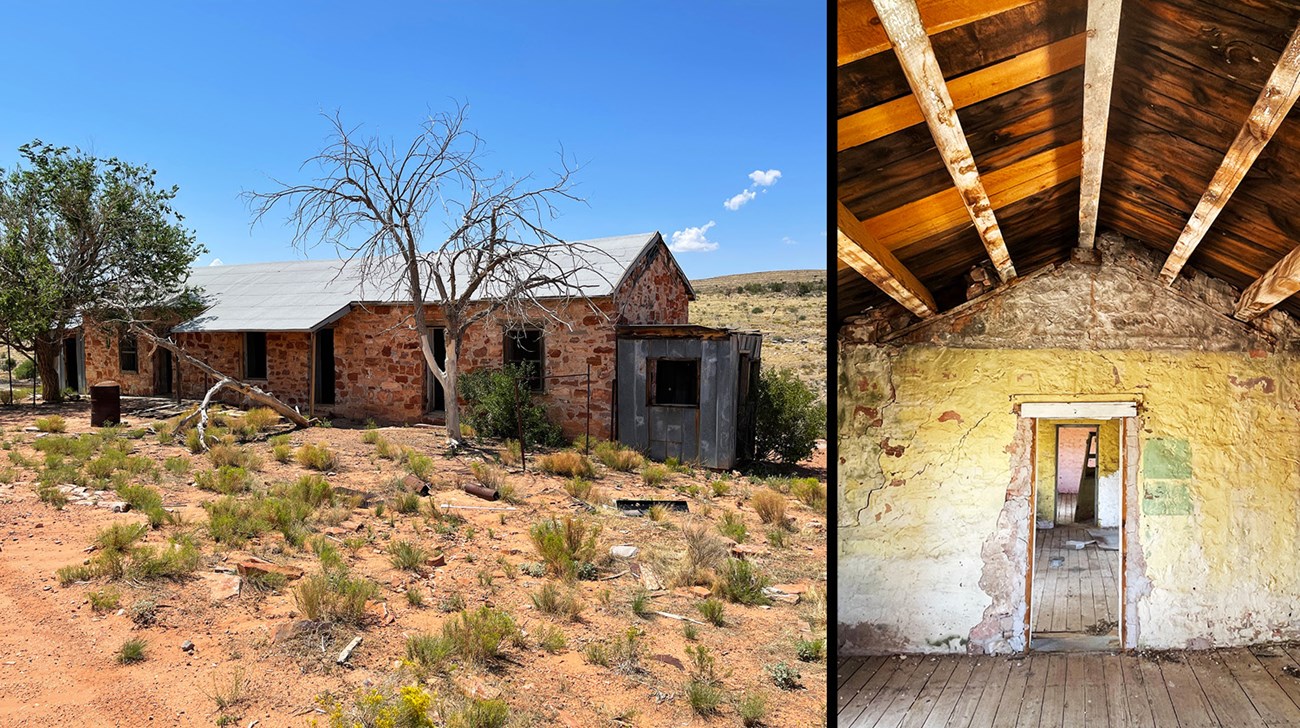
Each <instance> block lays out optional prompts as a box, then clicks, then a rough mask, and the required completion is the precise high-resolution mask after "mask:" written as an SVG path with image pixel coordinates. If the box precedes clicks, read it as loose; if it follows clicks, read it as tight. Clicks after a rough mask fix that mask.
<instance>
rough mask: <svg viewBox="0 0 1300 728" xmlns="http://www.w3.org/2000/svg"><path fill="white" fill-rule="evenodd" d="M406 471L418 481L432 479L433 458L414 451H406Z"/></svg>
mask: <svg viewBox="0 0 1300 728" xmlns="http://www.w3.org/2000/svg"><path fill="white" fill-rule="evenodd" d="M406 469H407V470H409V471H411V474H412V475H414V476H415V477H417V478H419V479H420V480H426V481H427V480H429V479H430V478H431V477H433V458H431V457H429V456H428V455H421V454H420V453H418V452H415V451H414V450H407V451H406Z"/></svg>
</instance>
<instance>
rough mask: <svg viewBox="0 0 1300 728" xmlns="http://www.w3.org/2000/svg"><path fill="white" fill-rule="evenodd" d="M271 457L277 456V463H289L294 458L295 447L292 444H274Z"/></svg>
mask: <svg viewBox="0 0 1300 728" xmlns="http://www.w3.org/2000/svg"><path fill="white" fill-rule="evenodd" d="M271 457H273V458H275V461H276V462H277V463H288V462H289V461H291V460H293V447H292V446H290V445H272V446H271Z"/></svg>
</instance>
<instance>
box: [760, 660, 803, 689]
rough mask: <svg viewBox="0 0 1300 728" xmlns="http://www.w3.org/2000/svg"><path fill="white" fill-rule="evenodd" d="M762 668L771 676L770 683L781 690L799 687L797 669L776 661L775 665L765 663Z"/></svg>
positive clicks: (799, 676)
mask: <svg viewBox="0 0 1300 728" xmlns="http://www.w3.org/2000/svg"><path fill="white" fill-rule="evenodd" d="M764 669H765V670H767V674H768V675H770V676H771V677H772V683H773V684H775V685H776V686H777V687H778V688H781V689H782V690H794V689H796V688H798V687H799V678H801V677H803V676H802V675H800V674H799V669H798V668H795V667H791V666H790V665H787V664H785V663H784V662H778V663H776V664H775V665H765V666H764Z"/></svg>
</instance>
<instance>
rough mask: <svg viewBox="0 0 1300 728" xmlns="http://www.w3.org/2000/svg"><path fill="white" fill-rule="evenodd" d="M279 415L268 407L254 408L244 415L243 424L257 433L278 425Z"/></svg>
mask: <svg viewBox="0 0 1300 728" xmlns="http://www.w3.org/2000/svg"><path fill="white" fill-rule="evenodd" d="M279 422H280V415H279V414H278V413H277V412H276V411H275V410H273V409H271V408H270V407H254V408H253V409H251V410H249V411H247V412H245V413H244V424H245V425H247V426H249V427H251V428H253V429H254V430H255V431H257V432H262V431H263V430H267V429H269V428H271V427H272V426H274V425H277V424H279Z"/></svg>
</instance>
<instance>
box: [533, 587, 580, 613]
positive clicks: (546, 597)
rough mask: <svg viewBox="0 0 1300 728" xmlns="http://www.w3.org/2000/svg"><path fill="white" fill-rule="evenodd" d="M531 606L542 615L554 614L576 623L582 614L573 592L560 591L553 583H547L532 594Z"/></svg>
mask: <svg viewBox="0 0 1300 728" xmlns="http://www.w3.org/2000/svg"><path fill="white" fill-rule="evenodd" d="M532 599H533V606H535V607H537V611H539V612H542V613H543V614H554V615H556V616H560V617H566V618H568V619H571V620H573V621H575V622H576V621H578V617H579V616H580V615H581V614H582V601H581V600H579V599H578V595H577V594H575V593H574V592H573V591H561V590H560V587H558V586H556V584H555V582H551V581H548V582H546V583H545V584H543V585H542V586H541V588H540V589H538V590H537V591H535V592H533V594H532Z"/></svg>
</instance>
